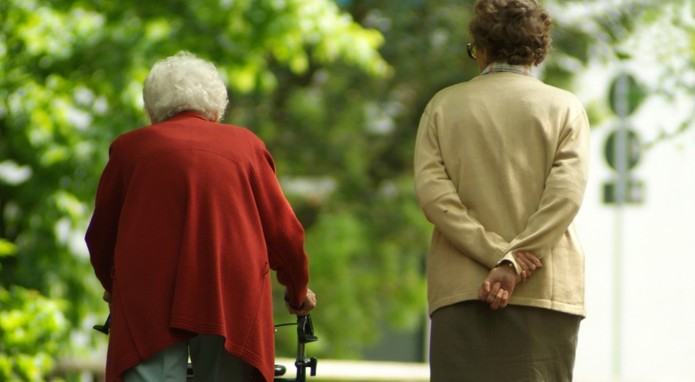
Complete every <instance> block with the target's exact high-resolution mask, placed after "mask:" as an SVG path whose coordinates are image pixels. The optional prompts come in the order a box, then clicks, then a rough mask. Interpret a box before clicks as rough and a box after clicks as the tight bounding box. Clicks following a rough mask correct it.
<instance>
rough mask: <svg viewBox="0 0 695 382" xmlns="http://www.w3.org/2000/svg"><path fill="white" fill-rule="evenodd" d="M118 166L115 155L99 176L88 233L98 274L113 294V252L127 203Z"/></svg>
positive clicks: (88, 245)
mask: <svg viewBox="0 0 695 382" xmlns="http://www.w3.org/2000/svg"><path fill="white" fill-rule="evenodd" d="M112 148H113V146H112ZM110 153H112V150H111V151H110ZM117 167H118V166H117V165H116V164H115V160H113V157H112V156H111V158H109V162H108V163H107V164H106V167H105V169H104V171H103V173H102V175H101V178H100V179H99V186H98V188H97V193H96V199H95V202H94V213H93V214H92V219H91V221H90V223H89V227H88V228H87V232H86V235H85V242H86V243H87V248H88V250H89V258H90V261H91V263H92V267H93V268H94V273H95V274H96V277H97V279H99V282H100V283H101V285H102V286H103V287H104V289H105V290H106V291H107V292H109V293H111V292H112V291H111V283H112V272H113V255H114V250H115V247H116V237H117V236H118V221H119V218H120V214H121V205H122V202H123V196H122V190H123V186H122V178H121V176H119V175H118V170H117Z"/></svg>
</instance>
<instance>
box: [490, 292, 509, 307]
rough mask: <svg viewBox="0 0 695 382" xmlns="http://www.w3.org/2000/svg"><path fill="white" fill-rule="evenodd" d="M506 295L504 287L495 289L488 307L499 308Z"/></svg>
mask: <svg viewBox="0 0 695 382" xmlns="http://www.w3.org/2000/svg"><path fill="white" fill-rule="evenodd" d="M506 295H507V292H506V291H505V290H504V289H500V290H499V291H497V293H496V294H495V298H494V299H493V301H492V303H491V304H490V308H491V309H492V310H497V309H499V308H500V306H501V305H502V303H503V302H504V299H505V296H506Z"/></svg>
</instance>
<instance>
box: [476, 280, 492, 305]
mask: <svg viewBox="0 0 695 382" xmlns="http://www.w3.org/2000/svg"><path fill="white" fill-rule="evenodd" d="M489 293H490V282H489V281H485V282H483V285H481V286H480V289H478V299H479V300H480V301H486V300H487V295H488V294H489Z"/></svg>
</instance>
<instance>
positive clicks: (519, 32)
mask: <svg viewBox="0 0 695 382" xmlns="http://www.w3.org/2000/svg"><path fill="white" fill-rule="evenodd" d="M551 28H552V21H551V19H550V15H549V14H548V12H547V11H546V10H545V9H543V8H541V6H540V5H539V4H538V1H537V0H478V1H476V3H475V6H474V15H473V19H472V20H471V23H470V25H469V28H468V29H469V31H470V33H471V35H472V37H473V42H474V45H475V46H476V48H478V49H479V50H485V51H486V53H487V55H488V58H489V59H490V60H491V61H495V62H506V63H508V64H510V65H529V66H530V65H538V64H540V63H541V62H543V60H544V59H545V56H546V54H547V53H548V50H549V49H550V45H551V42H552V39H551V37H550V30H551Z"/></svg>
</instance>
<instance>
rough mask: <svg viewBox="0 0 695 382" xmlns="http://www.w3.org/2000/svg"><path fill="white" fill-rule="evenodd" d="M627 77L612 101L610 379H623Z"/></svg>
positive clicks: (620, 78)
mask: <svg viewBox="0 0 695 382" xmlns="http://www.w3.org/2000/svg"><path fill="white" fill-rule="evenodd" d="M628 87H629V84H628V76H627V74H621V75H619V76H618V78H617V80H616V88H615V99H614V100H613V102H614V105H615V110H616V113H617V114H618V117H619V124H618V129H617V131H616V136H615V138H616V139H615V142H614V144H615V147H614V150H613V152H614V153H615V158H614V159H615V162H614V163H615V167H616V172H617V179H616V182H615V244H614V245H615V247H614V257H613V276H614V286H613V377H614V378H616V379H620V377H621V375H622V363H623V359H622V343H623V327H622V323H623V309H622V308H623V307H622V303H623V300H622V297H623V250H624V248H623V246H624V244H623V231H624V228H623V213H624V205H625V202H626V201H627V183H628V179H627V177H628V175H627V170H628V163H627V162H628V155H627V154H628V152H627V134H628V133H627V121H626V119H627V116H628V114H629V112H630V111H629V105H628V100H627V97H628Z"/></svg>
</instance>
